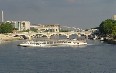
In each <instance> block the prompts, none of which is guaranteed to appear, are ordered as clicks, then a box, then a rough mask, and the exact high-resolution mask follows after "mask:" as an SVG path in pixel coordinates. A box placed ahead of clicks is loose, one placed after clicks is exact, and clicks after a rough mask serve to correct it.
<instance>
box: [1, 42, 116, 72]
mask: <svg viewBox="0 0 116 73" xmlns="http://www.w3.org/2000/svg"><path fill="white" fill-rule="evenodd" d="M20 42H21V41H16V42H10V43H7V44H2V45H0V73H116V45H109V44H104V43H101V42H100V41H89V43H90V45H87V46H81V47H54V48H37V47H35V48H33V47H21V46H17V45H18V44H19V43H20Z"/></svg>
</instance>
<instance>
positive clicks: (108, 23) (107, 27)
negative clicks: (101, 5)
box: [99, 19, 116, 36]
mask: <svg viewBox="0 0 116 73" xmlns="http://www.w3.org/2000/svg"><path fill="white" fill-rule="evenodd" d="M99 30H100V33H101V34H104V35H113V36H115V33H116V21H115V20H112V19H107V20H105V21H103V22H102V23H101V24H100V25H99Z"/></svg>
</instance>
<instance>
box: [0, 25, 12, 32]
mask: <svg viewBox="0 0 116 73" xmlns="http://www.w3.org/2000/svg"><path fill="white" fill-rule="evenodd" d="M12 31H13V26H12V24H11V23H2V24H0V33H12Z"/></svg>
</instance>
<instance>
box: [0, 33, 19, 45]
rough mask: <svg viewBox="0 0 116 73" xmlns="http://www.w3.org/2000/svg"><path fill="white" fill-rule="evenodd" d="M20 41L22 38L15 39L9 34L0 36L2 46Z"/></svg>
mask: <svg viewBox="0 0 116 73" xmlns="http://www.w3.org/2000/svg"><path fill="white" fill-rule="evenodd" d="M19 39H20V37H13V36H12V35H8V34H0V44H1V43H5V42H8V41H13V40H19Z"/></svg>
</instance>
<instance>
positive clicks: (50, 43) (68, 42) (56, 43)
mask: <svg viewBox="0 0 116 73" xmlns="http://www.w3.org/2000/svg"><path fill="white" fill-rule="evenodd" d="M19 45H20V46H24V47H28V46H30V47H31V46H32V47H48V46H49V47H54V46H56V47H57V46H79V45H87V42H86V41H79V40H58V41H27V42H26V43H22V44H19Z"/></svg>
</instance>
